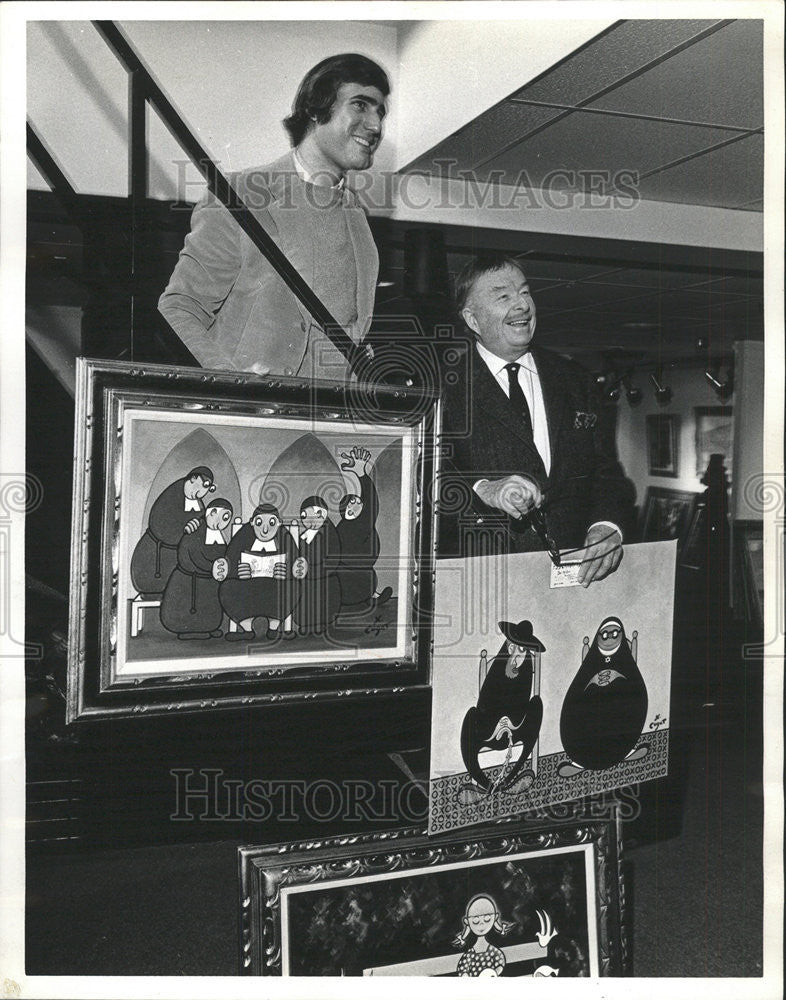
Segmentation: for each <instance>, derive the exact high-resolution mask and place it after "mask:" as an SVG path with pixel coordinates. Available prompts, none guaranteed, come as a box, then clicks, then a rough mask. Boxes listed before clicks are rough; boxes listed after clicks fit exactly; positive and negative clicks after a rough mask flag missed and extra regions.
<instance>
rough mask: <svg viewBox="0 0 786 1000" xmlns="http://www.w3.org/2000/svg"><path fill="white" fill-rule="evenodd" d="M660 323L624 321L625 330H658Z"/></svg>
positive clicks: (623, 327)
mask: <svg viewBox="0 0 786 1000" xmlns="http://www.w3.org/2000/svg"><path fill="white" fill-rule="evenodd" d="M659 325H660V324H658V323H623V324H622V329H623V330H657V329H658V327H659Z"/></svg>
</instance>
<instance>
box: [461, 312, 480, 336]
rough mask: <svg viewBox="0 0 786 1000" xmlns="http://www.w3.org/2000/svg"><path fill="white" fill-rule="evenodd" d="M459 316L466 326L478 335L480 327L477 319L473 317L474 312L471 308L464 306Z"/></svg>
mask: <svg viewBox="0 0 786 1000" xmlns="http://www.w3.org/2000/svg"><path fill="white" fill-rule="evenodd" d="M461 318H462V319H463V320H464V322H465V323H466V324H467V326H468V327H469V328H470V330H472V332H473V333H474V334H476V335H477V336H480V327H479V326H478V321H477V320H476V319H475V314H474V313H473V312H472V310H471V309H469V308H465V309H462V310H461Z"/></svg>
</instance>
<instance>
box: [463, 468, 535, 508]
mask: <svg viewBox="0 0 786 1000" xmlns="http://www.w3.org/2000/svg"><path fill="white" fill-rule="evenodd" d="M475 492H476V493H477V495H478V496H479V497H480V499H481V500H482V501H483V503H485V504H488V506H489V507H496V509H497V510H502V511H504V512H505V513H506V514H510V516H511V517H524V515H525V514H528V513H529V512H530V511H531V510H532V508H533V507H538V506H539V505H540V502H541V500H542V496H541V492H540V487H539V486H538V484H537V483H536V482H533V480H531V479H526V478H525V477H524V476H506V477H505V478H504V479H481V481H480V482H479V483H476V484H475Z"/></svg>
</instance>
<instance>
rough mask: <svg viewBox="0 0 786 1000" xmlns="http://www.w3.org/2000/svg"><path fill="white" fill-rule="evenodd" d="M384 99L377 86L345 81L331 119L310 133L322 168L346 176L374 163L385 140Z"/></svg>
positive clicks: (340, 88) (339, 90)
mask: <svg viewBox="0 0 786 1000" xmlns="http://www.w3.org/2000/svg"><path fill="white" fill-rule="evenodd" d="M386 110H387V109H386V107H385V98H384V96H383V94H382V92H381V91H380V90H377V88H376V87H370V86H367V85H366V84H362V83H342V84H341V86H340V87H339V88H338V92H337V94H336V100H335V101H334V102H333V107H332V108H331V109H330V119H329V121H326V122H324V123H323V124H317V125H316V126H315V127H314V128H313V130H312V131H311V132H309V134H308V138H309V139H310V141H311V148H312V149H313V150H314V151H315V152H317V153H318V155H319V159H320V160H321V162H320V163H318V164H316V163H315V164H313V167H314V168H315V169H312V172H313V173H315V174H317V173H318V172H319V171H320V170H324V171H326V172H327V173H330V174H332V175H337V176H343V174H344V173H345V172H346V171H347V170H365V169H366V168H367V167H370V166H371V164H372V163H373V162H374V152H375V151H376V148H377V146H378V145H379V143H380V141H381V140H382V122H383V119H384V117H385V114H386Z"/></svg>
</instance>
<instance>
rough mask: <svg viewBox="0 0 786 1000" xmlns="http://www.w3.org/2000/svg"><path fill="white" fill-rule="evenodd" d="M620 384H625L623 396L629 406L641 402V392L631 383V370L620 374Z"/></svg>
mask: <svg viewBox="0 0 786 1000" xmlns="http://www.w3.org/2000/svg"><path fill="white" fill-rule="evenodd" d="M622 384H623V385H624V386H625V396H626V398H627V400H628V402H629V403H630V405H631V406H638V404H639V403H640V402H641V398H642V392H641V389H639V388H638V387H637V386H635V385H634V384H633V372H626V373H625V374H624V375H623V376H622Z"/></svg>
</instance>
